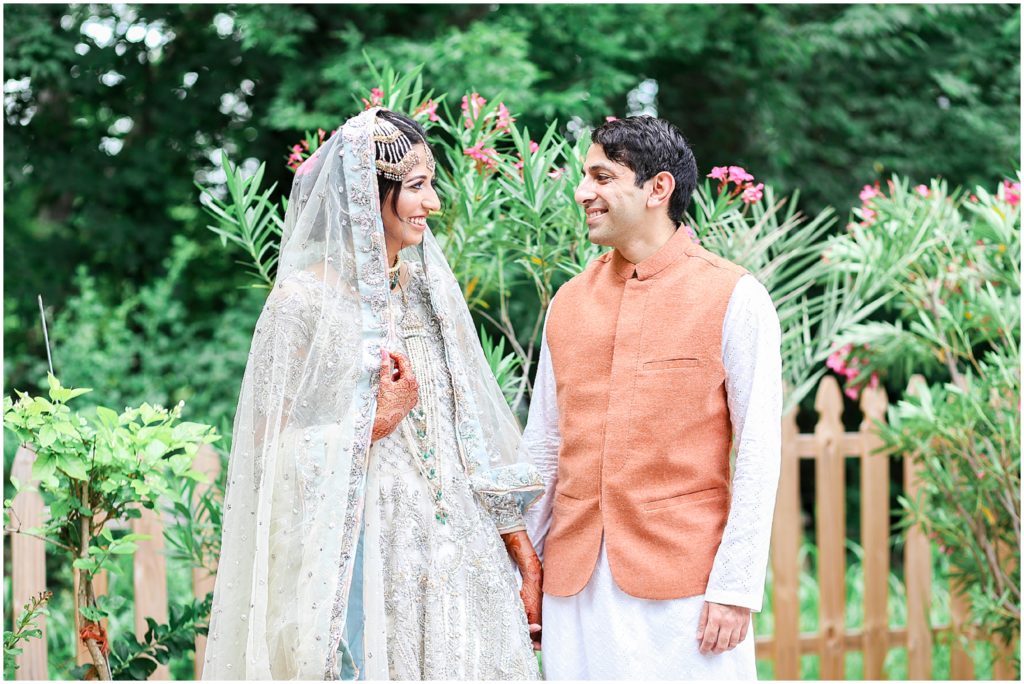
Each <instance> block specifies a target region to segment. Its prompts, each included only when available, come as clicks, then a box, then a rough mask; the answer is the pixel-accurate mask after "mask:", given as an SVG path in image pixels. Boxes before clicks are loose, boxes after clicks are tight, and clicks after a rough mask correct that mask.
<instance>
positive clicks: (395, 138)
mask: <svg viewBox="0 0 1024 684" xmlns="http://www.w3.org/2000/svg"><path fill="white" fill-rule="evenodd" d="M371 137H372V138H373V147H374V152H375V154H374V157H375V158H376V160H375V161H374V164H375V165H376V167H377V171H378V172H379V173H380V174H381V175H382V176H384V177H385V178H387V179H389V180H393V181H401V180H402V179H403V178H405V176H406V175H407V174H408V173H409V171H410V170H411V169H412V167H414V166H416V164H418V163H419V162H420V156H419V155H418V154H417V153H416V150H414V149H413V145H414V144H420V143H422V144H423V149H425V150H426V154H427V160H426V161H427V168H428V169H429V170H430V172H431V173H433V172H434V168H435V167H436V165H437V163H436V161H435V160H434V155H433V153H432V152H431V151H430V145H428V144H427V141H426V140H417V141H416V142H415V143H414V142H413V141H411V140H409V138H407V137H406V136H405V134H404V133H402V131H401V130H399V128H398V127H397V126H395V124H393V123H391V122H390V121H388V120H387V119H382V118H381V117H379V116H378V117H377V118H376V119H375V121H374V124H373V133H372V135H371Z"/></svg>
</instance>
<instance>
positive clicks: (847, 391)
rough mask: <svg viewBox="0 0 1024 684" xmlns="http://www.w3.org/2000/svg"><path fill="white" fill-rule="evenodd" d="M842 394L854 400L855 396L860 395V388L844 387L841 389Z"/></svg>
mask: <svg viewBox="0 0 1024 684" xmlns="http://www.w3.org/2000/svg"><path fill="white" fill-rule="evenodd" d="M843 394H845V395H846V396H848V397H849V398H850V399H854V400H856V399H857V397H858V396H859V395H860V390H858V389H857V388H856V387H847V388H846V389H844V390H843Z"/></svg>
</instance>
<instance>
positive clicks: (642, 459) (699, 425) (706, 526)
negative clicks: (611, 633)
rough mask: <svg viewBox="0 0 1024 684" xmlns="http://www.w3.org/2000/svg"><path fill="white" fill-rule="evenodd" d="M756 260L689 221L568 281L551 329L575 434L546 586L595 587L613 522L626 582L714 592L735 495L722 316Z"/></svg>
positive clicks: (558, 500) (614, 546)
mask: <svg viewBox="0 0 1024 684" xmlns="http://www.w3.org/2000/svg"><path fill="white" fill-rule="evenodd" d="M744 273H746V271H745V270H744V269H742V268H741V267H739V266H736V265H735V264H732V263H730V262H728V261H726V260H724V259H722V258H720V257H717V256H715V255H713V254H711V253H710V252H708V251H707V250H705V249H704V248H702V247H700V246H699V245H697V244H696V243H694V241H693V240H691V239H690V237H689V236H688V235H687V234H686V231H685V229H680V230H677V231H676V232H675V234H674V235H673V236H672V238H671V239H669V241H668V242H667V243H665V244H664V245H663V246H662V247H661V248H660V249H659V250H658V251H657V252H655V253H654V254H653V255H651V256H650V257H648V258H647V259H645V260H643V261H642V262H640V263H639V264H636V265H634V264H632V263H630V262H628V261H626V260H625V259H624V258H623V257H622V256H621V255H620V254H619V253H618V252H617V251H612V252H609V253H607V254H604V255H602V256H601V257H599V258H598V259H596V260H595V261H594V262H593V263H591V264H590V265H589V266H588V267H587V268H586V270H584V271H583V272H582V273H580V274H579V275H578V276H576V277H575V278H573V279H572V280H570V281H569V282H568V283H566V284H565V285H564V286H563V287H562V288H561V289H560V290H559V291H558V296H557V297H555V299H554V301H553V302H552V304H551V312H550V314H549V316H548V322H547V342H548V347H549V349H550V352H551V362H552V368H553V370H554V376H555V386H556V394H557V400H558V427H559V430H560V432H561V438H562V441H561V446H560V448H559V452H558V482H557V485H556V487H555V498H554V512H553V518H552V522H551V528H550V531H549V533H548V535H547V539H546V541H545V546H544V592H545V593H548V594H552V595H554V596H572V595H573V594H576V593H578V592H579V591H580V590H582V589H583V588H584V587H585V586H586V584H587V582H588V581H589V580H590V576H591V574H592V573H593V571H594V567H595V565H596V563H597V558H598V554H599V552H600V548H601V538H602V534H603V536H604V541H605V547H606V549H607V554H608V563H609V565H610V567H611V571H612V576H613V577H614V578H615V583H616V584H617V585H618V586H619V588H621V589H622V590H623V591H624V592H626V593H627V594H630V595H632V596H636V597H639V598H647V599H674V598H682V597H685V596H696V595H699V594H703V593H704V592H705V590H706V588H707V583H708V577H709V576H710V574H711V567H712V565H713V563H714V560H715V553H716V552H717V551H718V546H719V544H721V541H722V533H723V531H724V529H725V523H726V518H727V516H728V513H729V500H730V499H729V494H730V476H729V475H730V472H729V451H730V448H731V446H732V424H731V422H730V420H729V408H728V405H727V403H726V394H725V369H724V367H723V365H722V324H723V322H724V320H725V312H726V308H727V307H728V304H729V298H730V297H731V296H732V292H733V288H734V287H735V286H736V283H737V281H738V280H739V279H740V277H741V276H743V274H744Z"/></svg>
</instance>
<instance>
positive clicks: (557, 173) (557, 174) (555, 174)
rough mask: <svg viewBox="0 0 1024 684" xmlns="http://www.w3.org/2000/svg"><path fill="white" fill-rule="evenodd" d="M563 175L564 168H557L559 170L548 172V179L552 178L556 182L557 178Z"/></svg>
mask: <svg viewBox="0 0 1024 684" xmlns="http://www.w3.org/2000/svg"><path fill="white" fill-rule="evenodd" d="M564 173H565V168H564V167H562V168H559V169H554V170H553V171H548V178H554V179H555V180H558V179H559V178H561V177H562V175H563V174H564Z"/></svg>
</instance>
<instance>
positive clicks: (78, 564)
mask: <svg viewBox="0 0 1024 684" xmlns="http://www.w3.org/2000/svg"><path fill="white" fill-rule="evenodd" d="M71 566H72V567H74V568H77V569H78V570H84V571H85V572H95V571H96V561H95V560H94V559H92V558H76V559H75V560H74V561H73V562H72V563H71Z"/></svg>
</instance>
